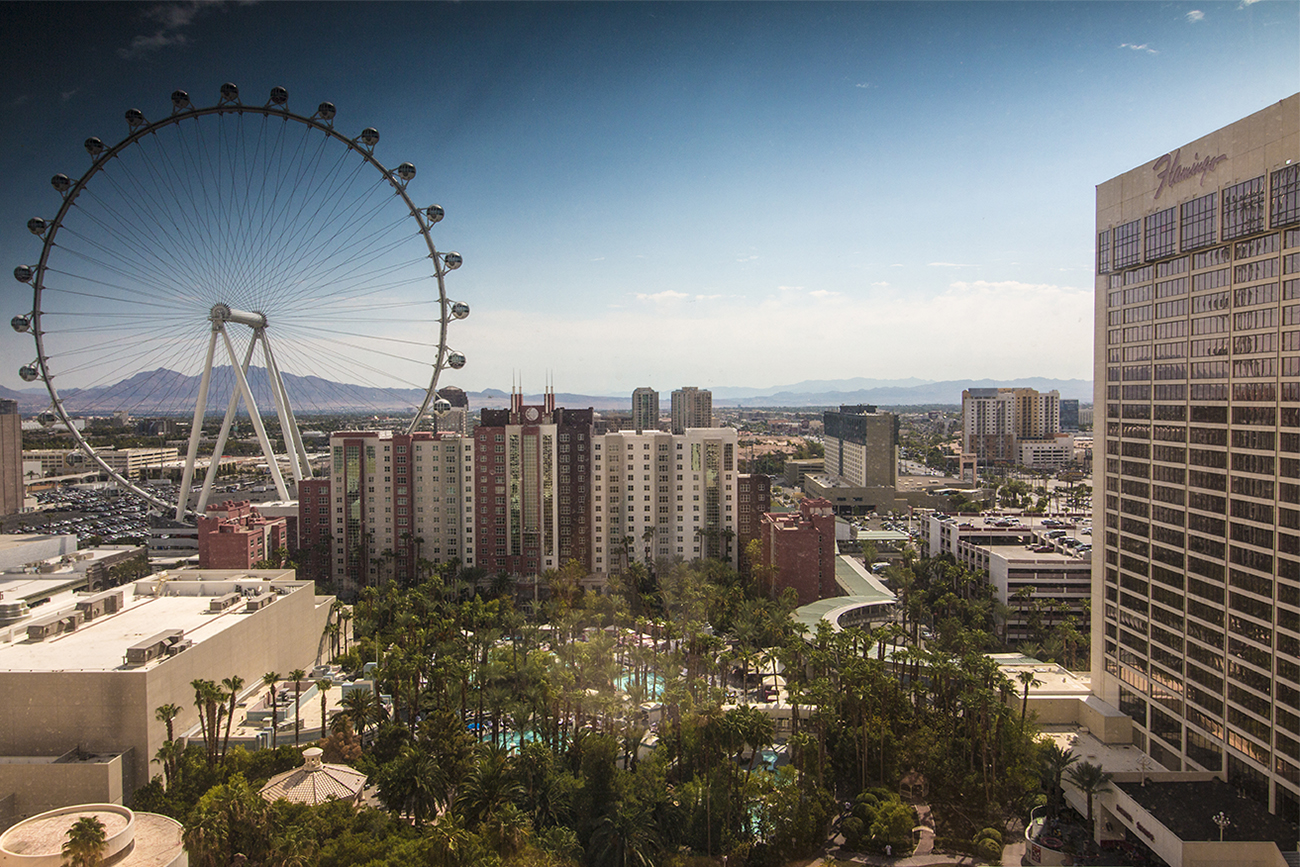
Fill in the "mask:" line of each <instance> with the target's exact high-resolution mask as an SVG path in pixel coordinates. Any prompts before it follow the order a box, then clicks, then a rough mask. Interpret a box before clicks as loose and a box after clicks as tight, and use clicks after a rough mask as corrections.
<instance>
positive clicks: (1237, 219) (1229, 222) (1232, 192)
mask: <svg viewBox="0 0 1300 867" xmlns="http://www.w3.org/2000/svg"><path fill="white" fill-rule="evenodd" d="M1263 230H1264V177H1263V175H1261V176H1260V177H1258V178H1255V179H1253V180H1249V181H1242V182H1241V183H1239V184H1234V185H1233V186H1231V187H1228V188H1227V189H1225V190H1224V191H1223V240H1225V241H1231V240H1232V239H1233V238H1240V237H1243V236H1245V235H1253V234H1254V233H1256V232H1262V231H1263Z"/></svg>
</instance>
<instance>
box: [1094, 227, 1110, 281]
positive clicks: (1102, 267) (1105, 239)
mask: <svg viewBox="0 0 1300 867" xmlns="http://www.w3.org/2000/svg"><path fill="white" fill-rule="evenodd" d="M1108 271H1110V231H1109V230H1107V231H1105V232H1098V233H1097V272H1098V273H1099V274H1105V273H1107V272H1108Z"/></svg>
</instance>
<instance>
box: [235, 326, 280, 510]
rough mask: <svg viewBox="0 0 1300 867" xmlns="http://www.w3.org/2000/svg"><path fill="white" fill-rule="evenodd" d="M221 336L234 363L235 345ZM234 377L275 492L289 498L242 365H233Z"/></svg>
mask: <svg viewBox="0 0 1300 867" xmlns="http://www.w3.org/2000/svg"><path fill="white" fill-rule="evenodd" d="M221 336H222V337H223V338H224V339H225V341H226V352H228V353H229V354H230V363H231V364H232V365H234V364H235V347H234V345H233V344H231V342H230V335H229V334H227V333H226V330H225V329H224V328H223V329H221ZM235 379H236V380H237V381H238V382H239V391H240V392H241V393H242V394H243V395H244V406H245V407H247V409H248V418H249V419H250V420H251V421H252V422H253V430H254V431H256V433H257V441H258V442H259V443H261V444H262V454H263V455H265V457H266V464H267V469H269V470H270V471H271V480H272V481H273V482H275V492H276V493H277V494H278V495H279V496H280V499H281V500H287V499H289V490H288V488H286V487H285V485H284V476H282V475H280V464H279V462H278V461H276V459H275V450H274V449H272V448H271V438H270V437H268V436H267V435H266V427H265V426H264V425H263V424H262V415H261V413H259V412H258V411H257V402H256V401H254V400H253V390H252V389H251V388H249V387H248V377H246V376H244V369H243V368H242V367H238V366H236V367H235Z"/></svg>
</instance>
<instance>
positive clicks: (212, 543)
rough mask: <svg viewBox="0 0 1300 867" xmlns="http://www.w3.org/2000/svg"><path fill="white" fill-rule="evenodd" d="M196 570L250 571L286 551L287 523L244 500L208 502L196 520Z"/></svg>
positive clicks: (287, 543) (287, 546) (287, 542)
mask: <svg viewBox="0 0 1300 867" xmlns="http://www.w3.org/2000/svg"><path fill="white" fill-rule="evenodd" d="M198 525H199V526H198V530H199V568H200V569H252V568H253V567H254V565H255V564H258V563H261V562H262V561H263V560H270V559H271V558H272V557H274V556H276V555H277V554H279V553H283V554H288V552H289V522H288V520H287V519H286V518H284V517H282V516H280V517H275V516H270V515H263V514H262V513H261V511H260V510H259V509H258V508H257V507H256V506H254V505H253V504H252V503H251V502H249V501H248V500H226V501H225V502H223V503H209V504H208V507H207V513H206V514H204V515H200V516H199V519H198Z"/></svg>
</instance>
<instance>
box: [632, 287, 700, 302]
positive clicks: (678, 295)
mask: <svg viewBox="0 0 1300 867" xmlns="http://www.w3.org/2000/svg"><path fill="white" fill-rule="evenodd" d="M690 297H691V296H689V295H687V294H686V293H685V292H677V291H675V290H673V289H665V290H664V291H662V292H656V293H655V294H653V295H646V294H643V293H641V292H638V293H637V295H636V300H638V301H654V302H659V301H680V300H681V299H683V298H690Z"/></svg>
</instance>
